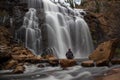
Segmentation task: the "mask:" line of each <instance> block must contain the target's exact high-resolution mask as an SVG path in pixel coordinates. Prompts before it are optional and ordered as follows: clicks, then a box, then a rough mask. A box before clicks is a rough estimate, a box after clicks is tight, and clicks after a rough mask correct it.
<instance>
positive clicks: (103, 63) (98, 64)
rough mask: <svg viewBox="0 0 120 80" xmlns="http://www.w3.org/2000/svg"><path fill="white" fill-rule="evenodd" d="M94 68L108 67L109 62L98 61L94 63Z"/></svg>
mask: <svg viewBox="0 0 120 80" xmlns="http://www.w3.org/2000/svg"><path fill="white" fill-rule="evenodd" d="M96 66H97V67H100V66H109V61H108V60H100V61H97V62H96Z"/></svg>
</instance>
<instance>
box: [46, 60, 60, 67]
mask: <svg viewBox="0 0 120 80" xmlns="http://www.w3.org/2000/svg"><path fill="white" fill-rule="evenodd" d="M48 63H49V64H50V65H51V66H53V67H54V66H58V65H59V60H57V59H55V60H49V61H48Z"/></svg>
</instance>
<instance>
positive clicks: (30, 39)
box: [18, 8, 41, 54]
mask: <svg viewBox="0 0 120 80" xmlns="http://www.w3.org/2000/svg"><path fill="white" fill-rule="evenodd" d="M38 25H39V23H38V18H37V16H36V9H34V8H30V9H29V11H28V12H27V13H26V14H25V17H24V21H23V25H22V26H21V28H20V29H19V31H18V33H19V34H20V35H19V36H20V38H21V39H22V38H23V37H21V36H23V35H24V38H25V46H26V47H27V48H28V49H30V50H32V51H33V52H34V53H36V54H39V53H40V51H39V50H40V45H41V30H40V29H39V27H38Z"/></svg>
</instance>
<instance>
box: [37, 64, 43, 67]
mask: <svg viewBox="0 0 120 80" xmlns="http://www.w3.org/2000/svg"><path fill="white" fill-rule="evenodd" d="M37 67H39V68H44V67H45V65H43V64H39V65H38V66H37Z"/></svg>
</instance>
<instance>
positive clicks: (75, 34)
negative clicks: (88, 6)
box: [21, 0, 93, 58]
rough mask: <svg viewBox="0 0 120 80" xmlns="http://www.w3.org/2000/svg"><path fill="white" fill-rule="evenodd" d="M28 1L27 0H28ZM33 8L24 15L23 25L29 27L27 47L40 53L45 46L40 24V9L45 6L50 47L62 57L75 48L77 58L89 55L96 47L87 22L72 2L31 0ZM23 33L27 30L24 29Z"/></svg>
mask: <svg viewBox="0 0 120 80" xmlns="http://www.w3.org/2000/svg"><path fill="white" fill-rule="evenodd" d="M25 2H26V1H25ZM27 3H28V7H29V8H30V9H29V11H28V12H27V13H26V15H25V18H24V23H23V26H22V27H21V28H22V29H23V28H24V29H25V31H26V34H25V35H26V36H25V44H26V47H28V48H29V49H31V50H33V51H34V52H35V53H36V54H41V52H39V50H40V46H41V44H40V43H41V37H42V36H41V31H40V28H39V27H38V24H39V23H38V18H37V16H36V10H38V9H42V8H43V9H44V14H45V22H44V24H46V27H47V33H48V35H47V37H48V38H47V39H48V48H50V49H52V51H53V53H54V55H56V56H57V57H58V58H65V53H66V52H67V50H68V49H69V48H71V49H72V51H73V53H74V56H75V58H81V57H82V58H83V57H87V56H88V55H89V54H90V53H91V52H92V51H93V44H92V39H91V35H90V32H89V28H88V25H87V23H86V22H85V21H84V19H83V18H82V17H81V15H80V13H79V11H78V12H77V11H76V10H73V9H72V8H70V7H69V6H64V7H63V6H61V5H60V4H59V3H54V2H52V1H50V0H27ZM22 34H23V33H22Z"/></svg>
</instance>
